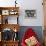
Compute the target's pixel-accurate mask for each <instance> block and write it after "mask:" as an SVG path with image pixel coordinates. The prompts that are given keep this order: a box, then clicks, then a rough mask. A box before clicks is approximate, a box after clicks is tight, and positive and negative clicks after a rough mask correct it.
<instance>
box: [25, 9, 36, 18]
mask: <svg viewBox="0 0 46 46" xmlns="http://www.w3.org/2000/svg"><path fill="white" fill-rule="evenodd" d="M25 13H26V17H31V18H32V17H36V10H25Z"/></svg>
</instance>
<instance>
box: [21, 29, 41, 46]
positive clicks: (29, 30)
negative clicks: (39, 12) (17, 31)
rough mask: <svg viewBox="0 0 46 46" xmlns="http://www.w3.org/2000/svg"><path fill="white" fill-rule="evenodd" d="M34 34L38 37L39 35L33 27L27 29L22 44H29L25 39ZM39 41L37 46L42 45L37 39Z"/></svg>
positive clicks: (24, 45)
mask: <svg viewBox="0 0 46 46" xmlns="http://www.w3.org/2000/svg"><path fill="white" fill-rule="evenodd" d="M32 36H34V37H35V38H36V39H37V35H36V33H35V32H34V31H33V29H32V28H29V29H27V31H26V32H25V34H24V37H23V38H22V42H21V46H27V44H26V43H25V40H26V39H28V38H30V37H32ZM37 41H38V42H37V44H36V45H35V46H41V44H40V42H39V40H38V39H37Z"/></svg>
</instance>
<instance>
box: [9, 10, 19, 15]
mask: <svg viewBox="0 0 46 46" xmlns="http://www.w3.org/2000/svg"><path fill="white" fill-rule="evenodd" d="M17 13H18V12H17V11H16V10H10V12H9V14H10V15H17Z"/></svg>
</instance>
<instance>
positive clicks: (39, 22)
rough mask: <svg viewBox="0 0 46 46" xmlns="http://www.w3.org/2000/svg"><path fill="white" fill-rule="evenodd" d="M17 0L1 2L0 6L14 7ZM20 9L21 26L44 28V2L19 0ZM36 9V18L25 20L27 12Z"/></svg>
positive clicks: (3, 0) (2, 0)
mask: <svg viewBox="0 0 46 46" xmlns="http://www.w3.org/2000/svg"><path fill="white" fill-rule="evenodd" d="M14 1H15V0H9V1H8V0H0V6H2V7H3V6H14V5H15V3H14ZM17 1H18V6H19V7H20V9H19V15H20V16H19V24H20V25H21V26H43V6H42V0H17ZM26 9H29V10H32V9H36V12H37V16H36V18H25V10H26Z"/></svg>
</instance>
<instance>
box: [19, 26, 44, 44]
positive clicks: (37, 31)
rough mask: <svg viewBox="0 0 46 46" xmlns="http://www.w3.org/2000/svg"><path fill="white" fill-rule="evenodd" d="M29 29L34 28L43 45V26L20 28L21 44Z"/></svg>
mask: <svg viewBox="0 0 46 46" xmlns="http://www.w3.org/2000/svg"><path fill="white" fill-rule="evenodd" d="M28 28H32V29H33V30H34V32H36V34H37V37H38V39H39V41H40V42H41V43H43V30H42V26H21V27H20V31H19V40H20V42H21V40H22V38H23V35H24V33H25V31H26V30H27V29H28Z"/></svg>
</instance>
